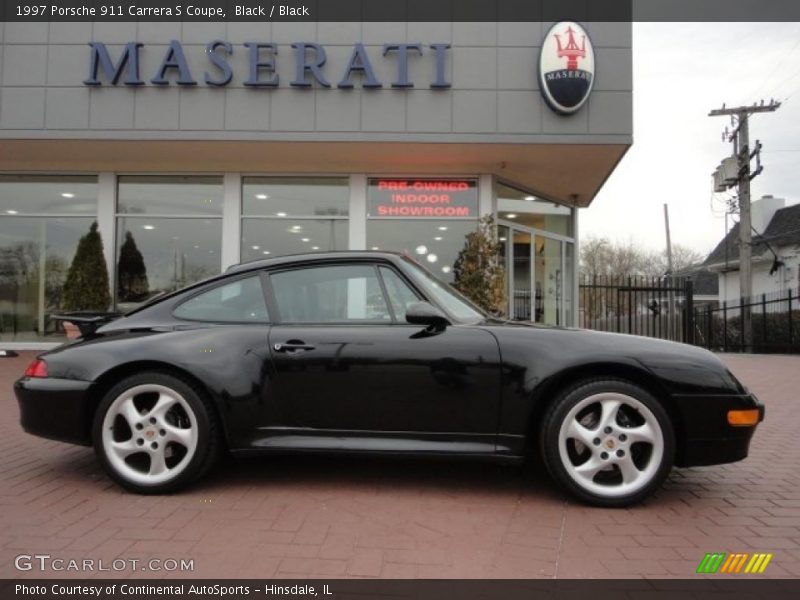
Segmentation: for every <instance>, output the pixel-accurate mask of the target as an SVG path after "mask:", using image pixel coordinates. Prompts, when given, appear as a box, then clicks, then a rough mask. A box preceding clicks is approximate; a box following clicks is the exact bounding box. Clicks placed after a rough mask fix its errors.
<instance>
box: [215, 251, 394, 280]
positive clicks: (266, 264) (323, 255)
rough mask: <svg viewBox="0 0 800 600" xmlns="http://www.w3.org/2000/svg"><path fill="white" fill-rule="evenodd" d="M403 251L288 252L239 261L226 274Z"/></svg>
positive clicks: (378, 256)
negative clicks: (249, 260)
mask: <svg viewBox="0 0 800 600" xmlns="http://www.w3.org/2000/svg"><path fill="white" fill-rule="evenodd" d="M402 256H403V254H402V253H401V252H390V251H386V250H381V251H376V250H332V251H329V252H304V253H301V254H286V255H283V256H276V257H274V258H263V259H260V260H254V261H252V262H246V263H239V264H237V265H232V266H230V267H228V269H227V270H226V271H225V273H224V275H230V274H232V273H245V272H247V271H254V270H259V269H266V268H270V267H276V266H282V265H287V264H292V263H304V262H313V261H316V260H319V261H329V260H347V259H361V260H365V259H366V260H370V259H372V260H375V259H378V260H380V259H383V260H386V259H390V260H395V259H397V258H399V257H402Z"/></svg>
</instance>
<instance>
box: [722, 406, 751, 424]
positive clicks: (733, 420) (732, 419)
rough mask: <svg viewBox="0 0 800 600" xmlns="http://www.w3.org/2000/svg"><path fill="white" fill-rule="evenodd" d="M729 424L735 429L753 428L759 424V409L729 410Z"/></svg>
mask: <svg viewBox="0 0 800 600" xmlns="http://www.w3.org/2000/svg"><path fill="white" fill-rule="evenodd" d="M728 424H729V425H732V426H733V427H752V426H753V425H757V424H758V409H757V408H753V409H748V410H729V411H728Z"/></svg>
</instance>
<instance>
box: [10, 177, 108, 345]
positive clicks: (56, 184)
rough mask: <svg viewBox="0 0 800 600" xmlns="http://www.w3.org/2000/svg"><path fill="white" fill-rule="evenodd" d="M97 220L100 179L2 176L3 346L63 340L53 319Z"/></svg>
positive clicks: (61, 332) (59, 309)
mask: <svg viewBox="0 0 800 600" xmlns="http://www.w3.org/2000/svg"><path fill="white" fill-rule="evenodd" d="M96 214H97V178H96V177H93V176H92V177H90V176H75V177H73V176H27V175H26V176H14V175H3V176H0V340H3V341H20V342H26V341H49V338H52V341H61V340H62V339H63V335H64V334H63V331H61V328H60V326H59V325H58V324H57V323H55V322H53V321H51V320H50V316H51V315H53V314H56V313H58V312H60V311H61V304H62V295H63V287H64V282H65V281H66V278H67V272H68V270H69V267H70V265H71V264H72V260H73V258H74V257H75V251H76V249H77V247H78V241H79V240H80V238H81V237H82V236H84V235H86V234H87V233H88V232H89V229H90V227H91V226H92V223H93V222H94V220H95V215H96ZM76 215H78V216H76ZM104 241H105V242H106V243H108V240H104Z"/></svg>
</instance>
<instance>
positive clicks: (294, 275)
mask: <svg viewBox="0 0 800 600" xmlns="http://www.w3.org/2000/svg"><path fill="white" fill-rule="evenodd" d="M270 279H271V281H272V289H273V291H274V292H275V300H276V302H277V304H278V311H279V312H280V317H281V321H283V322H284V323H347V322H349V321H378V322H390V321H391V315H390V313H389V309H388V307H387V305H386V299H385V298H384V296H383V291H382V290H381V286H380V282H379V281H378V274H377V272H376V271H375V268H374V267H373V266H372V265H331V266H325V267H310V268H306V269H296V270H292V271H283V272H280V273H274V274H272V275H271V276H270Z"/></svg>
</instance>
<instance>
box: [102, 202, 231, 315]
mask: <svg viewBox="0 0 800 600" xmlns="http://www.w3.org/2000/svg"><path fill="white" fill-rule="evenodd" d="M117 245H118V247H119V250H118V252H117V303H118V308H119V309H120V310H128V309H132V308H134V307H135V306H136V305H137V304H139V303H141V302H144V301H145V300H147V299H148V298H151V297H153V296H156V295H158V294H162V293H164V292H171V291H174V290H177V289H180V288H182V287H185V286H187V285H189V284H190V283H194V282H195V281H200V280H201V279H205V278H206V277H211V276H212V275H216V274H218V273H219V272H220V250H221V247H222V227H221V226H220V221H219V220H218V219H155V218H148V217H144V218H143V217H119V218H118V219H117Z"/></svg>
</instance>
